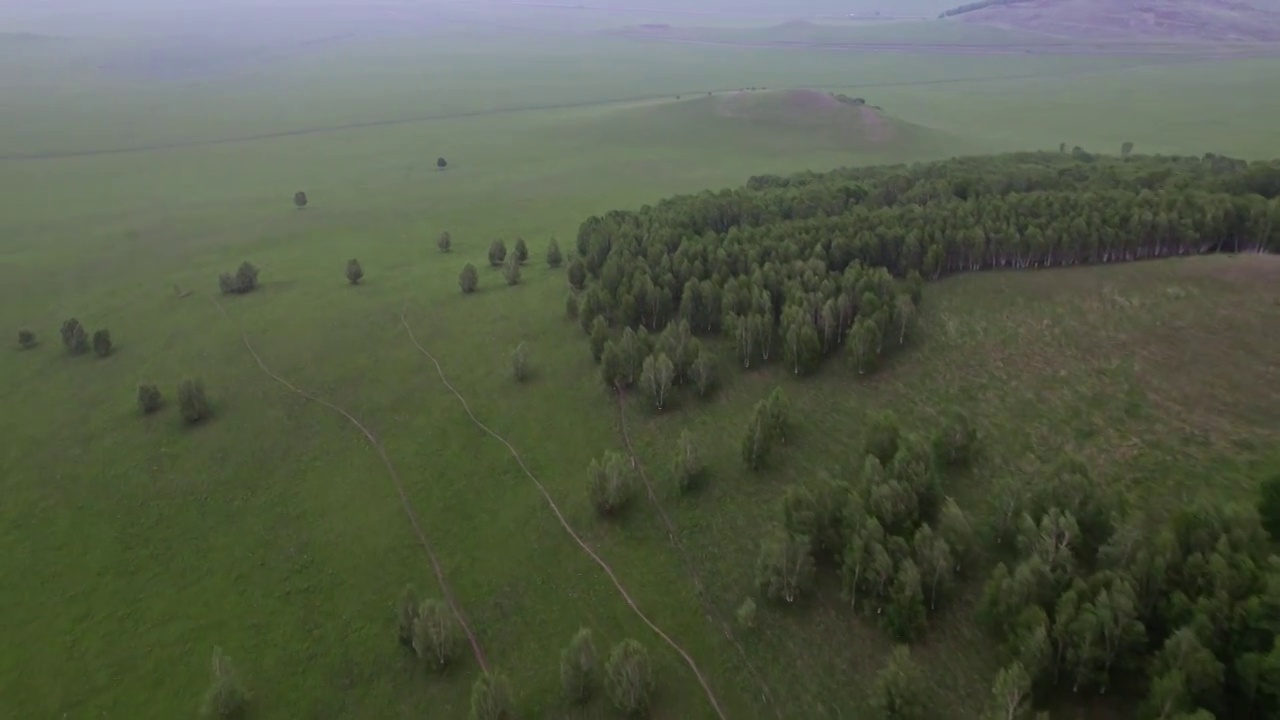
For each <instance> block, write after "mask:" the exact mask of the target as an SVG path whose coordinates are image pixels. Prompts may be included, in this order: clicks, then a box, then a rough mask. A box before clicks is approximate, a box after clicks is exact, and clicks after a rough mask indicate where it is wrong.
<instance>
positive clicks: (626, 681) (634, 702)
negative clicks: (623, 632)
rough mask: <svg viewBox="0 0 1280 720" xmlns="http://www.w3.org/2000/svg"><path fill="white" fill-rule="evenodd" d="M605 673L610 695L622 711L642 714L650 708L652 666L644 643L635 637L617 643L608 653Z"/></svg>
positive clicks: (616, 706)
mask: <svg viewBox="0 0 1280 720" xmlns="http://www.w3.org/2000/svg"><path fill="white" fill-rule="evenodd" d="M604 673H605V688H606V689H607V690H608V693H609V699H610V700H611V701H613V706H614V707H615V708H617V709H618V710H619V711H620V712H621V713H622V714H624V715H629V716H634V715H641V714H643V713H644V712H645V711H646V710H647V709H648V708H649V700H650V697H651V696H652V694H653V670H652V669H651V667H650V663H649V651H648V650H645V648H644V646H643V645H641V644H640V643H639V642H637V641H635V640H623V641H622V642H620V643H618V644H617V645H616V646H614V648H613V652H611V653H609V662H608V663H607V664H606V665H605V670H604Z"/></svg>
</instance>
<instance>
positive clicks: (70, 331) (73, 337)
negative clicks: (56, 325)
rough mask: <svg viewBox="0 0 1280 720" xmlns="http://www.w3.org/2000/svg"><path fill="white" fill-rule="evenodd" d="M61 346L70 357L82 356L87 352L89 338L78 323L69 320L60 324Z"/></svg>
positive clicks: (74, 320)
mask: <svg viewBox="0 0 1280 720" xmlns="http://www.w3.org/2000/svg"><path fill="white" fill-rule="evenodd" d="M61 332H62V344H63V345H64V346H66V348H67V352H69V353H71V354H72V355H83V354H84V353H85V352H87V351H88V350H89V336H88V335H87V334H86V333H85V331H84V326H83V325H81V324H80V321H79V320H77V319H75V318H71V319H70V320H65V321H63V323H62V330H61Z"/></svg>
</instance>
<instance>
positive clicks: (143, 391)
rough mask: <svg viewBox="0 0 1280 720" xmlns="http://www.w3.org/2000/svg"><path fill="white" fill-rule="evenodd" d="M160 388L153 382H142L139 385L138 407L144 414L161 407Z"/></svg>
mask: <svg viewBox="0 0 1280 720" xmlns="http://www.w3.org/2000/svg"><path fill="white" fill-rule="evenodd" d="M160 402H161V401H160V388H159V387H157V386H155V385H153V384H151V383H142V384H141V385H139V386H138V409H139V410H141V411H142V414H143V415H150V414H151V413H153V412H155V411H157V410H159V409H160Z"/></svg>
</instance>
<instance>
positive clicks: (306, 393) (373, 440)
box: [209, 297, 489, 673]
mask: <svg viewBox="0 0 1280 720" xmlns="http://www.w3.org/2000/svg"><path fill="white" fill-rule="evenodd" d="M209 299H210V301H212V302H213V305H214V307H216V308H218V312H220V313H222V317H224V318H226V319H227V320H228V321H229V322H231V323H232V324H234V323H235V321H234V320H232V319H231V316H230V315H229V314H227V310H226V308H224V307H222V303H220V302H218V300H217V298H214V297H210V298H209ZM240 339H241V341H243V342H244V346H245V349H246V350H248V351H249V355H250V356H252V357H253V360H254V362H256V363H257V364H258V367H259V368H261V370H262V372H264V373H266V375H267V376H268V377H270V378H271V379H272V380H275V381H276V382H277V383H280V384H281V385H283V386H285V387H286V388H288V389H289V390H290V391H292V392H294V393H296V394H298V395H301V396H302V397H303V398H305V399H307V400H310V401H312V402H315V403H318V404H320V405H323V406H325V407H327V408H329V409H330V410H332V411H334V412H336V413H338V414H339V415H341V416H342V417H344V418H346V419H347V421H348V422H350V423H351V424H352V425H355V426H356V428H357V429H358V430H360V432H361V434H363V435H364V437H365V439H366V440H368V441H369V445H371V446H372V447H373V449H374V451H375V452H377V453H378V457H380V458H382V464H383V465H386V467H387V474H388V475H390V476H391V483H392V484H393V485H395V488H396V493H397V494H399V495H400V503H401V504H402V505H403V506H404V513H405V515H406V516H408V518H409V524H410V525H412V526H413V531H414V533H415V534H416V535H417V536H418V542H419V543H421V544H422V549H423V550H425V551H426V553H427V560H429V561H430V562H431V569H432V570H433V571H435V575H436V581H437V582H438V583H439V584H440V592H441V593H443V594H444V599H445V602H447V603H448V604H449V609H450V610H451V611H453V616H454V617H455V618H457V620H458V625H459V626H461V628H462V632H463V633H464V634H466V636H467V640H468V642H470V643H471V652H472V653H473V654H474V655H475V658H476V663H478V664H479V665H480V669H481V671H483V672H485V673H488V672H489V663H488V662H487V661H486V660H485V656H484V651H483V650H481V649H480V641H479V640H477V639H476V635H475V633H473V632H472V631H471V626H470V625H468V624H467V619H466V617H465V616H464V615H463V614H462V608H461V607H459V606H458V601H457V599H456V598H455V597H454V595H453V591H452V590H451V589H450V588H449V583H448V581H446V580H445V577H444V568H443V567H442V566H441V565H440V560H439V558H437V557H436V552H435V550H434V549H433V548H432V546H431V542H430V541H429V540H427V535H426V533H425V532H423V530H422V523H421V522H419V520H418V514H417V513H416V512H414V509H413V503H411V502H410V501H409V495H408V493H406V492H405V489H404V483H402V482H401V481H400V473H398V472H396V468H395V465H393V464H392V462H391V457H390V456H388V455H387V451H386V449H385V448H384V447H383V446H382V442H381V441H380V440H378V436H377V435H374V433H373V431H372V430H370V429H369V428H368V427H367V426H365V424H364V423H362V422H360V420H358V419H357V418H356V417H355V416H354V415H352V414H351V413H349V412H347V411H346V410H343V409H342V408H341V407H338V406H337V405H335V404H333V403H331V402H329V401H328V400H325V399H324V398H323V397H320V396H319V395H317V394H315V393H313V392H311V391H310V390H304V389H302V388H299V387H298V386H296V385H294V384H293V383H291V382H289V381H288V380H286V379H284V378H283V377H281V376H279V375H277V374H276V373H275V372H274V371H273V370H272V369H271V368H269V367H267V364H266V363H265V362H263V361H262V357H261V356H260V355H258V351H257V350H255V349H254V348H253V343H251V342H249V336H248V335H247V334H245V333H244V332H243V331H241V332H240Z"/></svg>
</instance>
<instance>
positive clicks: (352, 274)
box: [347, 258, 364, 285]
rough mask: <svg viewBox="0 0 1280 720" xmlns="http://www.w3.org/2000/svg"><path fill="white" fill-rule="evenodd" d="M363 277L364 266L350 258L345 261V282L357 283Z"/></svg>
mask: <svg viewBox="0 0 1280 720" xmlns="http://www.w3.org/2000/svg"><path fill="white" fill-rule="evenodd" d="M363 277H364V268H362V267H360V261H359V260H356V259H355V258H351V259H350V260H348V261H347V282H349V283H351V284H352V285H359V284H360V279H361V278H363Z"/></svg>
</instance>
